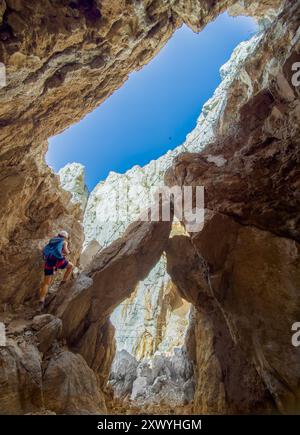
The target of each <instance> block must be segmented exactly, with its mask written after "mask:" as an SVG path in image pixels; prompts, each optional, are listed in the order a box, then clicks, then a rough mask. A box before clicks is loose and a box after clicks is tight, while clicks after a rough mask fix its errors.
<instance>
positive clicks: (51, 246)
mask: <svg viewBox="0 0 300 435" xmlns="http://www.w3.org/2000/svg"><path fill="white" fill-rule="evenodd" d="M63 244H64V239H63V238H62V237H53V239H50V241H49V243H48V244H47V245H46V246H45V247H44V249H43V256H44V258H45V260H46V259H47V258H49V257H55V258H57V259H58V260H61V259H63V255H62V249H63Z"/></svg>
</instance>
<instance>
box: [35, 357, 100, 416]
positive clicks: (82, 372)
mask: <svg viewBox="0 0 300 435" xmlns="http://www.w3.org/2000/svg"><path fill="white" fill-rule="evenodd" d="M43 392H44V401H45V406H46V408H47V409H50V410H51V411H54V412H56V413H57V414H103V413H105V412H106V407H105V403H104V399H103V397H102V395H101V393H100V391H99V388H98V383H97V379H96V376H95V373H94V372H93V371H92V370H91V369H90V368H89V367H88V365H87V364H86V362H85V360H84V359H83V358H82V357H81V356H80V355H75V354H74V353H72V352H67V351H65V352H62V353H60V354H59V355H58V356H54V357H53V358H52V359H51V360H50V362H49V364H48V366H47V369H46V371H45V374H44V377H43Z"/></svg>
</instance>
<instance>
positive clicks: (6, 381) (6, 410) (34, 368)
mask: <svg viewBox="0 0 300 435" xmlns="http://www.w3.org/2000/svg"><path fill="white" fill-rule="evenodd" d="M0 367H1V370H0V385H1V388H0V409H1V414H23V413H26V412H34V411H37V410H38V409H39V408H40V407H42V369H41V360H40V355H39V352H38V351H37V349H36V348H35V347H34V346H33V345H31V344H28V343H24V342H23V343H21V344H20V345H18V344H17V342H16V341H15V340H10V339H9V340H7V346H5V347H1V348H0Z"/></svg>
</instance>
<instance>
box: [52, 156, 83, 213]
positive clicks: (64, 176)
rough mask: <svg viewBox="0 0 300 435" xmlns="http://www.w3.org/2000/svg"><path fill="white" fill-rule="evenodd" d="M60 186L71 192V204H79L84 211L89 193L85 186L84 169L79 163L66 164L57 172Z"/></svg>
mask: <svg viewBox="0 0 300 435" xmlns="http://www.w3.org/2000/svg"><path fill="white" fill-rule="evenodd" d="M58 176H59V180H60V184H61V185H62V187H63V188H64V189H65V190H67V191H68V192H71V194H72V202H74V203H75V204H79V205H80V207H81V208H82V210H83V211H84V210H85V207H86V204H87V200H88V196H89V191H88V188H87V187H86V184H85V178H84V177H85V169H84V166H83V165H81V164H80V163H68V164H67V165H66V166H64V167H63V168H62V169H60V170H59V171H58Z"/></svg>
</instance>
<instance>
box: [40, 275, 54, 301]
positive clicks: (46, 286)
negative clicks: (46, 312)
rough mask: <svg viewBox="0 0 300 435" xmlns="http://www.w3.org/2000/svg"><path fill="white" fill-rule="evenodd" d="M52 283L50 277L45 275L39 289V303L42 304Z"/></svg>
mask: <svg viewBox="0 0 300 435" xmlns="http://www.w3.org/2000/svg"><path fill="white" fill-rule="evenodd" d="M51 281H52V275H45V276H44V281H43V284H42V287H41V288H40V302H41V304H43V303H44V302H45V298H46V296H47V294H48V290H49V286H50V284H51Z"/></svg>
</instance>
